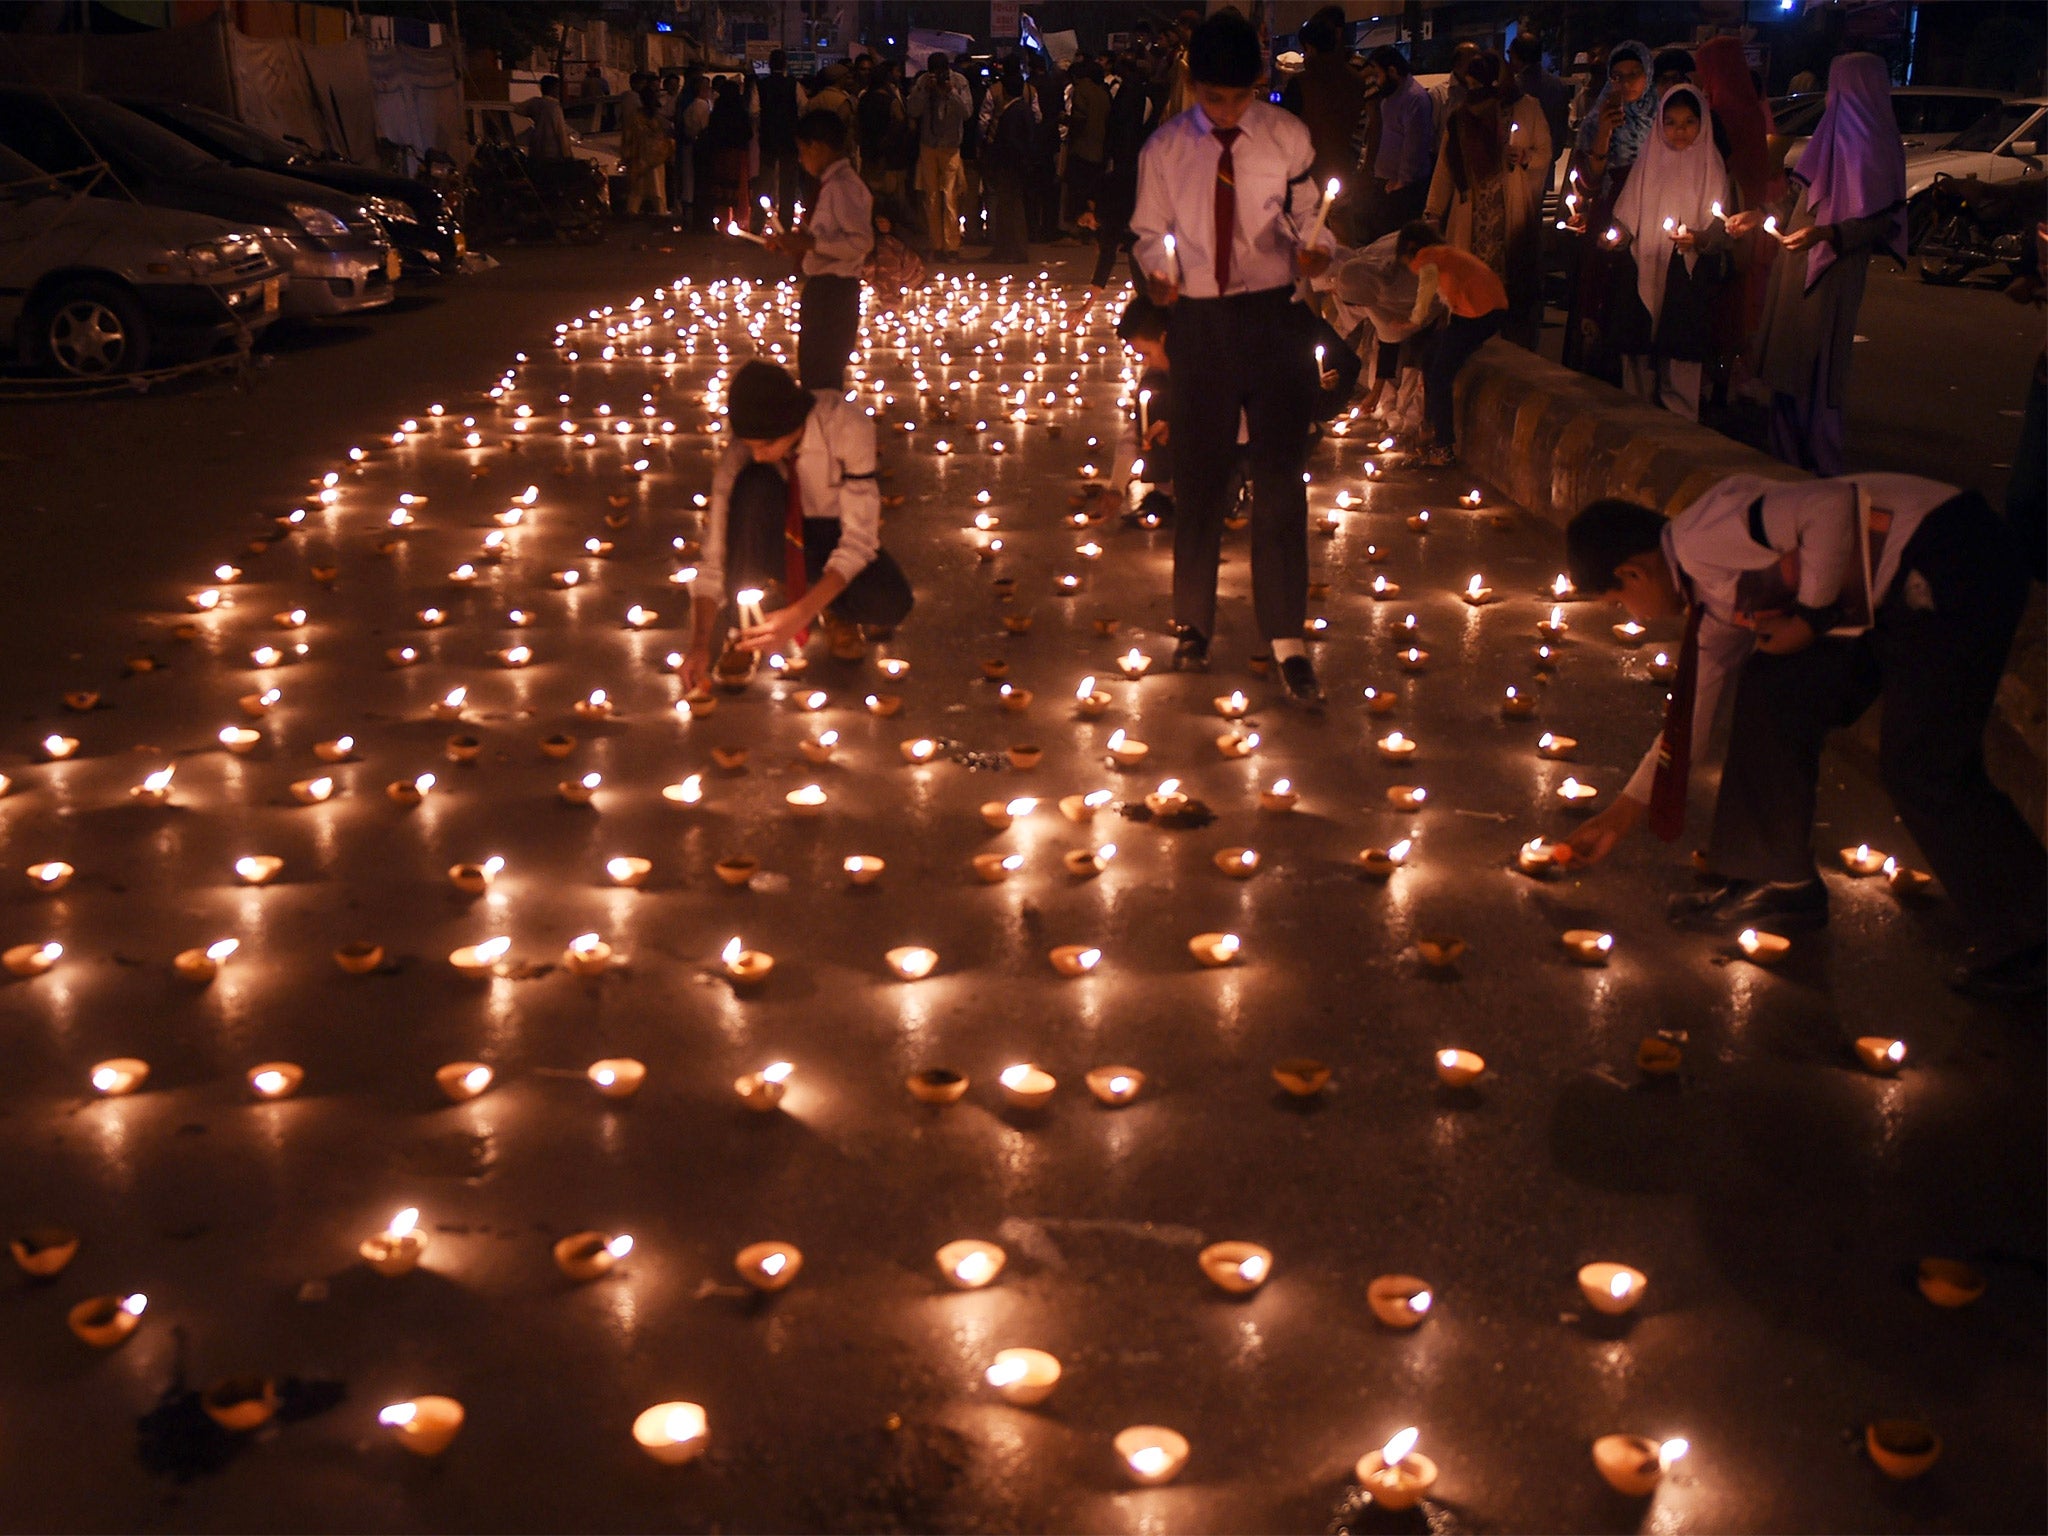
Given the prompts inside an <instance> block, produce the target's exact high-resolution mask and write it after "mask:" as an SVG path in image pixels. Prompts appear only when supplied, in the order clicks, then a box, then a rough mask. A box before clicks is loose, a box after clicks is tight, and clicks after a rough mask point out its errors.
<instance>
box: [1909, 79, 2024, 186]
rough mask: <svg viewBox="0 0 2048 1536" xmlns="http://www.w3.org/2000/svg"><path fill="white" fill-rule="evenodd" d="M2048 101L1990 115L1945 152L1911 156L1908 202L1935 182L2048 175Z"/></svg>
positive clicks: (2012, 104) (2009, 105) (2011, 104)
mask: <svg viewBox="0 0 2048 1536" xmlns="http://www.w3.org/2000/svg"><path fill="white" fill-rule="evenodd" d="M2044 141H2048V97H2043V96H2027V97H2022V98H2021V99H2020V100H2018V101H2008V102H2005V103H2003V104H2002V105H2000V106H1999V107H1998V108H1997V109H1996V110H1995V111H1991V112H1987V113H1985V114H1984V116H1983V117H1982V118H1981V119H1979V120H1978V121H1977V122H1976V123H1975V124H1974V125H1973V126H1971V127H1969V128H1966V129H1964V130H1963V131H1962V132H1961V133H1959V134H1957V135H1956V136H1955V137H1954V138H1952V139H1950V140H1949V141H1948V144H1947V145H1946V146H1945V147H1944V148H1941V149H1935V150H1927V151H1925V152H1923V153H1920V154H1908V155H1907V156H1906V196H1907V197H1908V198H1914V197H1918V196H1919V195H1920V194H1921V193H1922V192H1925V191H1926V190H1927V189H1928V188H1929V187H1931V186H1933V185H1934V178H1935V177H1936V176H1960V177H1962V178H1964V179H1965V180H1975V181H2017V180H2019V179H2020V178H2021V177H2022V176H2040V175H2043V174H2044V173H2048V167H2044V165H2043V164H2042V160H2041V152H2042V150H2043V149H2044V148H2048V142H2044Z"/></svg>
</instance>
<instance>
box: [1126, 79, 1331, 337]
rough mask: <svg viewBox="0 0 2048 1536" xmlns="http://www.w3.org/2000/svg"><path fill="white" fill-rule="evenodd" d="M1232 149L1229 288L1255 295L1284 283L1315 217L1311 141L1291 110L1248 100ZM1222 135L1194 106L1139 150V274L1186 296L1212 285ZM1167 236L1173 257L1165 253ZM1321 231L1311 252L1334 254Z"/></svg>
mask: <svg viewBox="0 0 2048 1536" xmlns="http://www.w3.org/2000/svg"><path fill="white" fill-rule="evenodd" d="M1238 127H1240V128H1241V129H1243V130H1244V131H1243V132H1242V133H1240V134H1239V135H1238V137H1237V139H1236V140H1235V142H1234V143H1233V145H1232V148H1231V167H1232V170H1233V172H1234V175H1235V180H1236V185H1237V234H1236V238H1235V239H1234V240H1232V242H1231V246H1230V288H1229V292H1231V293H1257V292H1260V291H1262V290H1265V289H1269V288H1285V287H1288V286H1290V285H1292V284H1293V283H1294V281H1295V279H1296V277H1297V276H1298V275H1299V274H1298V273H1297V272H1296V270H1295V265H1294V253H1295V251H1296V249H1297V248H1298V247H1299V246H1300V244H1301V237H1302V235H1303V234H1304V233H1305V232H1306V231H1307V229H1308V227H1309V225H1310V224H1311V223H1312V222H1313V221H1314V219H1315V212H1316V206H1317V204H1318V203H1320V202H1321V201H1322V196H1323V189H1322V188H1321V187H1319V186H1317V185H1316V183H1315V179H1314V177H1313V176H1312V175H1311V170H1312V168H1313V166H1314V163H1315V146H1314V144H1313V143H1312V142H1311V140H1310V139H1309V133H1308V129H1307V128H1306V127H1305V126H1304V125H1303V124H1302V121H1301V119H1300V118H1298V117H1296V116H1295V115H1294V114H1293V113H1291V112H1284V111H1282V110H1281V109H1280V108H1278V107H1275V106H1270V105H1268V104H1267V103H1266V102H1263V101H1254V102H1252V104H1251V105H1250V106H1248V107H1247V108H1245V114H1244V116H1243V118H1241V119H1240V120H1239V122H1238ZM1222 158H1223V142H1222V140H1220V139H1218V138H1217V137H1216V133H1215V129H1214V128H1213V126H1212V125H1211V124H1210V122H1209V119H1208V117H1207V116H1205V115H1204V113H1203V111H1202V109H1201V108H1200V107H1199V106H1194V107H1189V108H1188V109H1187V111H1185V112H1182V113H1181V114H1179V115H1178V116H1177V117H1174V118H1172V119H1171V120H1170V121H1168V122H1166V123H1164V124H1162V125H1161V126H1160V128H1159V131H1158V132H1157V133H1155V134H1153V135H1152V137H1151V138H1149V139H1147V140H1146V141H1145V147H1144V149H1143V150H1142V151H1140V152H1139V155H1138V206H1137V210H1136V212H1134V213H1133V214H1132V215H1131V229H1132V231H1133V232H1134V233H1135V234H1136V235H1137V237H1138V243H1137V255H1138V268H1139V270H1140V271H1143V272H1147V273H1152V274H1155V275H1159V276H1164V277H1171V278H1173V279H1174V280H1175V281H1177V282H1178V283H1179V284H1180V291H1181V293H1182V294H1183V295H1184V296H1185V297H1187V298H1191V299H1213V298H1217V297H1219V295H1218V294H1217V292H1216V256H1215V251H1216V164H1217V162H1218V161H1219V160H1221V159H1222ZM1168 235H1171V236H1173V240H1174V247H1175V249H1174V255H1173V258H1172V259H1171V260H1169V259H1168V257H1167V254H1166V237H1167V236H1168ZM1336 248H1337V242H1336V240H1335V239H1334V238H1333V237H1332V236H1331V234H1330V232H1329V230H1327V229H1325V230H1323V231H1322V233H1321V234H1320V235H1318V236H1317V238H1316V249H1318V250H1322V251H1334V250H1335V249H1336Z"/></svg>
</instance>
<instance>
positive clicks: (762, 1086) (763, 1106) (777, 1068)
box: [732, 1061, 796, 1114]
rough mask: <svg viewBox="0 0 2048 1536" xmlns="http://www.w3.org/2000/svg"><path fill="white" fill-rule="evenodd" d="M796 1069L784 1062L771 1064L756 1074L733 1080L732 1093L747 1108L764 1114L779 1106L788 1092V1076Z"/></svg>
mask: <svg viewBox="0 0 2048 1536" xmlns="http://www.w3.org/2000/svg"><path fill="white" fill-rule="evenodd" d="M794 1071H796V1068H795V1067H793V1066H792V1065H790V1063H788V1062H786V1061H777V1062H771V1063H769V1064H768V1065H767V1066H765V1067H763V1068H762V1069H761V1070H760V1071H758V1072H749V1073H747V1074H746V1075H745V1076H743V1077H737V1078H734V1079H733V1084H732V1091H733V1092H734V1093H736V1094H738V1095H739V1096H740V1102H741V1103H742V1104H745V1105H746V1106H747V1108H749V1109H752V1110H757V1111H759V1112H760V1113H762V1114H766V1113H767V1112H768V1111H769V1110H771V1109H774V1108H775V1107H776V1106H777V1105H779V1104H781V1102H782V1100H783V1096H784V1095H785V1094H787V1093H788V1092H789V1078H790V1074H791V1073H793V1072H794Z"/></svg>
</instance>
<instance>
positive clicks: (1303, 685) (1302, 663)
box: [1280, 656, 1323, 709]
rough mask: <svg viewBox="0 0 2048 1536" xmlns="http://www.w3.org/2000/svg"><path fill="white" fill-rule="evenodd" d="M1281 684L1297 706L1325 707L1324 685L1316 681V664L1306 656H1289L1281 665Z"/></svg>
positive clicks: (1309, 707) (1308, 707)
mask: <svg viewBox="0 0 2048 1536" xmlns="http://www.w3.org/2000/svg"><path fill="white" fill-rule="evenodd" d="M1280 683H1281V686H1282V687H1284V688H1285V689H1286V690H1287V697H1288V698H1289V699H1291V700H1293V701H1294V702H1295V703H1296V704H1299V705H1301V706H1303V707H1304V708H1307V709H1321V708H1322V707H1323V685H1322V684H1321V683H1319V682H1317V681H1316V669H1315V663H1313V662H1312V661H1310V660H1309V659H1308V658H1307V657H1306V656H1289V657H1288V658H1287V659H1286V660H1285V661H1283V662H1281V663H1280Z"/></svg>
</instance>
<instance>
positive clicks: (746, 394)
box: [683, 362, 913, 688]
mask: <svg viewBox="0 0 2048 1536" xmlns="http://www.w3.org/2000/svg"><path fill="white" fill-rule="evenodd" d="M727 409H728V413H729V421H730V425H731V429H732V445H731V446H730V447H728V448H727V449H726V451H725V456H724V458H722V459H721V460H720V461H719V465H718V469H717V471H716V473H714V474H713V476H712V479H711V505H710V508H709V511H708V513H707V514H706V521H705V526H704V552H703V555H702V557H701V559H700V560H699V562H698V565H697V579H696V581H695V583H694V584H693V585H692V586H691V589H690V592H691V596H690V645H689V650H688V651H687V652H686V653H685V656H684V660H683V673H684V682H685V685H686V686H687V687H690V688H697V687H700V686H702V685H704V684H706V683H708V682H710V681H711V680H712V678H713V676H714V671H713V663H712V655H713V647H714V646H715V645H717V644H719V643H720V642H721V640H722V641H723V642H724V650H723V652H722V653H721V654H720V655H719V657H718V662H717V666H716V674H715V675H716V677H717V680H718V681H720V682H722V683H727V684H734V685H743V684H744V683H745V682H746V681H747V679H748V678H750V677H751V676H752V675H753V671H754V667H755V664H756V663H757V662H758V660H759V659H760V656H761V654H762V653H763V652H768V651H782V650H788V649H791V648H793V647H795V646H797V645H800V644H801V643H802V641H803V639H804V638H805V637H806V635H807V631H808V630H809V628H810V626H811V625H812V624H813V623H814V622H820V621H822V624H823V627H824V629H825V632H826V634H827V636H828V637H829V638H830V640H831V645H832V654H833V655H835V656H837V657H839V658H840V659H841V660H848V661H851V660H858V659H859V658H860V657H861V656H862V655H863V654H864V652H865V649H866V642H867V640H868V639H869V638H870V637H872V638H876V639H879V638H881V637H882V636H884V635H886V634H888V633H889V632H891V631H893V630H894V629H895V628H896V626H897V625H898V624H901V623H902V622H903V620H904V618H905V617H906V616H907V615H908V614H909V612H910V609H911V605H912V601H913V599H912V596H911V590H910V583H909V581H908V580H907V579H906V578H905V577H904V574H903V571H902V568H901V567H900V566H898V565H897V564H896V562H895V560H894V559H892V558H891V557H890V555H889V554H888V552H887V551H885V550H884V549H883V548H882V547H881V495H880V492H879V490H878V488H877V486H876V484H875V424H874V421H873V420H872V419H871V418H870V417H869V416H868V415H867V414H866V412H864V411H863V410H862V409H861V408H860V407H859V406H857V405H849V404H848V403H847V402H846V401H845V400H844V399H843V398H841V397H840V396H839V395H837V394H833V393H830V392H825V393H818V394H813V393H812V392H811V391H809V390H807V389H805V388H804V387H803V386H802V385H800V384H799V383H798V382H797V381H796V380H795V379H793V378H791V377H790V376H789V375H788V374H787V373H786V372H784V371H783V370H782V369H780V368H778V367H776V366H775V365H774V364H772V363H763V362H752V363H748V364H747V365H746V366H745V367H744V368H742V369H741V370H740V371H739V373H738V375H737V376H736V377H735V378H734V379H733V384H732V390H731V392H730V395H729V403H728V407H727ZM741 592H754V593H757V594H758V595H757V596H756V597H755V598H753V599H752V600H751V602H750V603H741V602H739V601H738V600H737V598H736V596H735V594H737V593H741Z"/></svg>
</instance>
